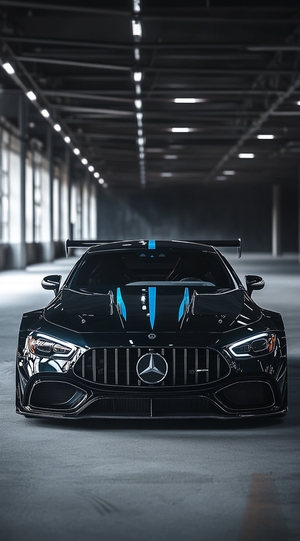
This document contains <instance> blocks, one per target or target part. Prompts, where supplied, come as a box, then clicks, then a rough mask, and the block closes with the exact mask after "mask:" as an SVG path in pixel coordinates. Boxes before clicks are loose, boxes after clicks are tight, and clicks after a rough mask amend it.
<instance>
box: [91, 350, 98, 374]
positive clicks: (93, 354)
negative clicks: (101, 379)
mask: <svg viewBox="0 0 300 541" xmlns="http://www.w3.org/2000/svg"><path fill="white" fill-rule="evenodd" d="M92 366H93V381H97V352H96V350H95V349H93V351H92Z"/></svg>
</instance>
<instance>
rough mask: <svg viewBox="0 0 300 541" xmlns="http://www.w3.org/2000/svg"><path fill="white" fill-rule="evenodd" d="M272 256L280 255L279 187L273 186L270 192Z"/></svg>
mask: <svg viewBox="0 0 300 541" xmlns="http://www.w3.org/2000/svg"><path fill="white" fill-rule="evenodd" d="M272 196H273V197H272V255H273V256H275V257H277V256H279V255H281V212H280V210H281V209H280V199H281V187H280V186H278V185H274V186H273V190H272Z"/></svg>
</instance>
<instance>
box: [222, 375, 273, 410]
mask: <svg viewBox="0 0 300 541" xmlns="http://www.w3.org/2000/svg"><path fill="white" fill-rule="evenodd" d="M218 394H219V395H220V396H221V397H222V398H221V399H222V401H224V403H225V404H226V405H228V406H229V407H230V408H232V409H241V408H251V407H252V408H267V407H270V406H272V405H273V403H274V396H273V393H272V390H271V388H270V386H269V385H268V384H267V383H265V382H263V381H247V382H240V383H239V382H238V383H233V384H232V385H230V386H229V387H226V389H224V390H223V391H221V392H220V393H218Z"/></svg>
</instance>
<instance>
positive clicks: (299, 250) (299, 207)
mask: <svg viewBox="0 0 300 541" xmlns="http://www.w3.org/2000/svg"><path fill="white" fill-rule="evenodd" d="M298 174H299V192H298V193H299V195H298V247H299V248H298V255H299V263H300V166H299V173H298Z"/></svg>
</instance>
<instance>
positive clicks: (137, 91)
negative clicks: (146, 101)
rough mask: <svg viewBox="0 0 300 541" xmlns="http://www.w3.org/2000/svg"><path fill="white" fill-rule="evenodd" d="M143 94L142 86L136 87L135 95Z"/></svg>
mask: <svg viewBox="0 0 300 541" xmlns="http://www.w3.org/2000/svg"><path fill="white" fill-rule="evenodd" d="M141 92H142V89H141V85H135V93H136V94H140V93H141Z"/></svg>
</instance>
